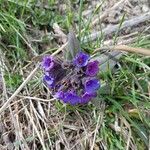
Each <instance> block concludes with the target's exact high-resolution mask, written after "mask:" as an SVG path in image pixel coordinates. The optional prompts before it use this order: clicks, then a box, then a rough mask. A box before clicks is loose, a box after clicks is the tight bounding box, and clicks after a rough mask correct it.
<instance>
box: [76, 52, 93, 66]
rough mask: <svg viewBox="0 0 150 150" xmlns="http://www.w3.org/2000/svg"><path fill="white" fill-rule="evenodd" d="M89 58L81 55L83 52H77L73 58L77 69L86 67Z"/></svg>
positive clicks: (84, 54)
mask: <svg viewBox="0 0 150 150" xmlns="http://www.w3.org/2000/svg"><path fill="white" fill-rule="evenodd" d="M89 58H90V56H89V55H88V54H86V53H83V52H79V53H77V55H76V56H75V59H74V64H75V65H76V66H77V67H84V66H86V65H87V63H88V60H89Z"/></svg>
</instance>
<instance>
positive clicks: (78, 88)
mask: <svg viewBox="0 0 150 150" xmlns="http://www.w3.org/2000/svg"><path fill="white" fill-rule="evenodd" d="M41 66H42V68H43V70H44V77H43V82H44V84H45V85H46V86H47V87H48V88H49V89H50V90H51V92H52V95H53V96H54V97H55V98H57V99H60V100H62V101H63V102H64V103H69V104H71V105H77V104H85V103H87V102H89V101H90V100H91V99H93V98H94V97H96V96H97V90H98V89H99V88H100V82H99V80H98V79H97V78H96V75H97V73H98V72H99V62H98V61H90V56H89V55H88V54H86V53H84V52H81V51H80V52H78V53H77V54H76V56H75V58H74V59H73V60H72V61H71V62H70V61H62V60H60V59H58V58H57V57H52V56H45V57H44V58H43V60H42V63H41Z"/></svg>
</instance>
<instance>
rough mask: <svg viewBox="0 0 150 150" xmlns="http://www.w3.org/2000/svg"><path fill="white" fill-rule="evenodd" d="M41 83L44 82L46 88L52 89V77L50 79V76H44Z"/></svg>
mask: <svg viewBox="0 0 150 150" xmlns="http://www.w3.org/2000/svg"><path fill="white" fill-rule="evenodd" d="M43 81H44V83H45V84H46V85H47V86H48V87H50V88H51V87H53V85H54V78H53V77H51V76H47V75H45V76H44V77H43Z"/></svg>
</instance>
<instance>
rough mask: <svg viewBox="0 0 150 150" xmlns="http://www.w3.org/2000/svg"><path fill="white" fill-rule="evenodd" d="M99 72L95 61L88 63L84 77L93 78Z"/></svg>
mask: <svg viewBox="0 0 150 150" xmlns="http://www.w3.org/2000/svg"><path fill="white" fill-rule="evenodd" d="M98 71H99V62H98V61H97V60H95V61H93V62H89V63H88V64H87V68H86V75H88V76H95V75H96V74H97V73H98Z"/></svg>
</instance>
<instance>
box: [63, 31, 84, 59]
mask: <svg viewBox="0 0 150 150" xmlns="http://www.w3.org/2000/svg"><path fill="white" fill-rule="evenodd" d="M79 50H81V48H80V45H79V41H78V39H77V38H76V35H75V33H74V32H73V31H72V30H70V32H69V34H68V46H67V50H66V51H65V52H64V57H65V60H72V59H73V58H74V57H75V55H76V54H77V53H78V51H79Z"/></svg>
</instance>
